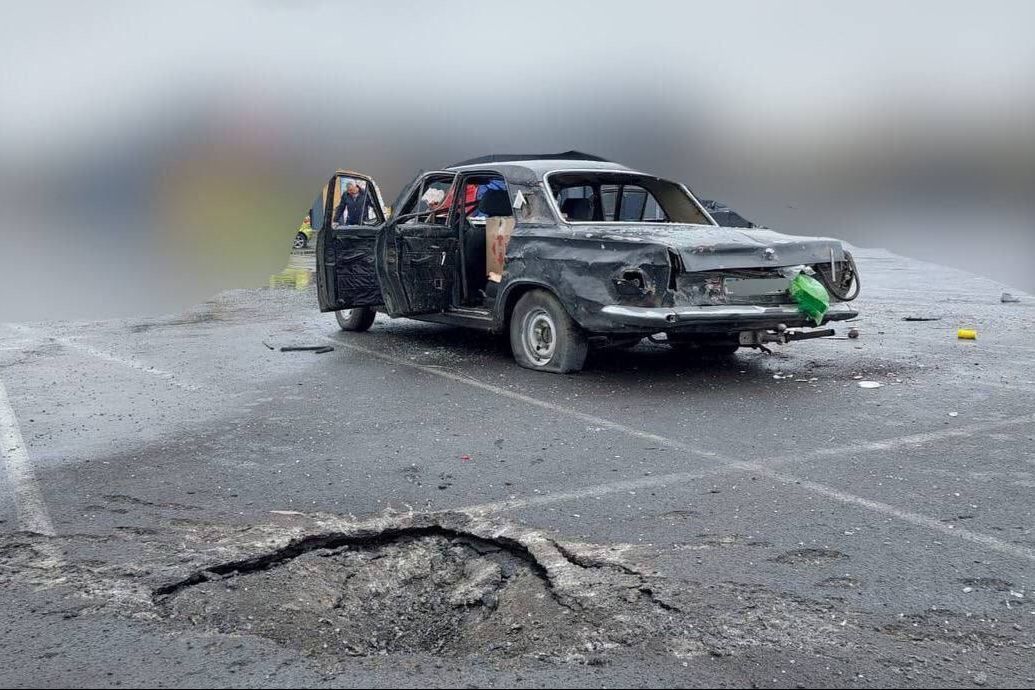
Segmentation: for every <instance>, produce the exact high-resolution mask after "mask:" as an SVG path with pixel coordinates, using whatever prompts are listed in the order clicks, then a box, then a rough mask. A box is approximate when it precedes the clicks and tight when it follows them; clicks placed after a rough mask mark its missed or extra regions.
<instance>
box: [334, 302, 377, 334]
mask: <svg viewBox="0 0 1035 690" xmlns="http://www.w3.org/2000/svg"><path fill="white" fill-rule="evenodd" d="M376 316H377V311H375V310H374V309H371V308H370V307H356V308H355V309H342V310H341V311H336V312H334V318H336V319H337V320H338V325H339V326H341V330H343V331H356V332H362V331H366V330H369V329H370V327H371V326H373V325H374V318H375V317H376Z"/></svg>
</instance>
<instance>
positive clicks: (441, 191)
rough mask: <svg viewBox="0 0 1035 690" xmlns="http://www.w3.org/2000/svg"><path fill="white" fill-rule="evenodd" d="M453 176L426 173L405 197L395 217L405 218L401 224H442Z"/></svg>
mask: <svg viewBox="0 0 1035 690" xmlns="http://www.w3.org/2000/svg"><path fill="white" fill-rule="evenodd" d="M453 181H454V176H445V175H442V174H438V175H428V176H427V177H425V178H424V179H423V180H421V183H420V184H419V185H416V186H415V187H414V189H413V192H412V193H411V194H410V196H408V197H407V198H406V201H405V202H404V203H403V205H402V208H401V209H400V210H399V213H398V215H397V217H399V218H403V217H405V216H409V217H408V218H405V219H404V220H403V221H402V223H403V225H408V224H414V223H435V224H438V225H444V224H445V223H446V219H447V216H448V215H449V205H450V203H451V201H452V197H453V191H452V190H453Z"/></svg>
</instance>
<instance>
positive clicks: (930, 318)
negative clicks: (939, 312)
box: [902, 316, 942, 322]
mask: <svg viewBox="0 0 1035 690" xmlns="http://www.w3.org/2000/svg"><path fill="white" fill-rule="evenodd" d="M902 320H903V321H920V322H923V321H941V320H942V317H940V316H907V317H905V318H904V319H902Z"/></svg>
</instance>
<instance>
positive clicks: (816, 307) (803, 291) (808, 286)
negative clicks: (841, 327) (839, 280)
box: [789, 273, 830, 326]
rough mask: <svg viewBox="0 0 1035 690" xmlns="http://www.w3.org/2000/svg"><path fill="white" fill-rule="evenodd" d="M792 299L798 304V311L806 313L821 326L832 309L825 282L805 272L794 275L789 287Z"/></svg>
mask: <svg viewBox="0 0 1035 690" xmlns="http://www.w3.org/2000/svg"><path fill="white" fill-rule="evenodd" d="M789 292H790V293H791V299H793V300H794V301H795V302H796V303H797V304H798V311H800V312H801V313H802V314H805V315H806V316H808V317H809V318H811V319H812V320H813V321H815V322H816V325H817V326H819V325H820V324H822V323H823V317H824V316H826V313H827V312H828V311H829V310H830V295H829V294H827V289H826V288H825V287H823V284H822V283H821V282H819V281H818V280H816V279H815V278H813V277H812V276H810V275H806V274H805V273H799V274H798V275H796V276H794V280H792V281H791V287H790V289H789Z"/></svg>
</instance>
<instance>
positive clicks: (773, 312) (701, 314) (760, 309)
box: [600, 304, 859, 333]
mask: <svg viewBox="0 0 1035 690" xmlns="http://www.w3.org/2000/svg"><path fill="white" fill-rule="evenodd" d="M600 314H601V316H603V317H604V318H605V319H607V320H609V321H611V322H612V323H614V324H615V325H618V326H622V327H644V328H648V329H654V330H657V331H667V330H680V331H697V332H728V333H732V332H734V331H740V330H761V329H769V328H776V327H777V326H780V325H781V324H782V325H785V326H788V327H801V326H816V325H822V324H816V323H815V322H813V321H812V320H811V319H809V318H808V317H807V316H805V315H804V314H802V313H801V312H800V311H798V308H797V307H796V306H794V305H780V306H757V305H727V304H721V305H709V306H701V307H626V306H621V305H617V304H612V305H608V306H606V307H604V308H603V309H601V311H600ZM858 315H859V312H857V311H855V310H854V309H851V308H850V307H849V306H848V305H847V304H834V305H831V307H830V311H828V312H827V314H826V316H825V317H824V319H823V323H824V324H826V323H830V322H832V321H844V320H846V319H852V318H855V317H856V316H858Z"/></svg>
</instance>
